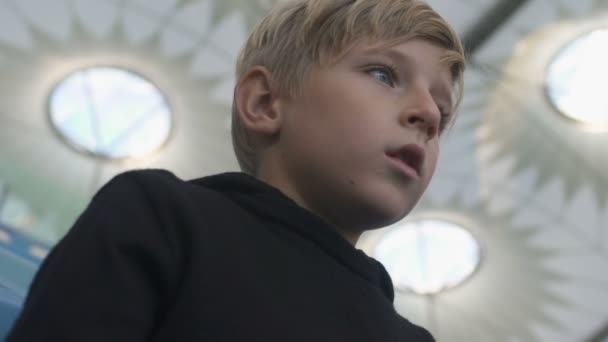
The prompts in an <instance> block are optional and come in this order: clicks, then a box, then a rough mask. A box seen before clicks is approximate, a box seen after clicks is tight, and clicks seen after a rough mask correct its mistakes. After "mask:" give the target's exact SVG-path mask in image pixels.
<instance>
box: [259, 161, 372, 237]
mask: <svg viewBox="0 0 608 342" xmlns="http://www.w3.org/2000/svg"><path fill="white" fill-rule="evenodd" d="M261 165H262V166H261V167H260V169H259V170H258V172H257V174H256V177H257V178H258V179H260V180H261V181H263V182H265V183H267V184H269V185H271V186H273V187H275V188H276V189H278V190H279V191H281V192H282V193H283V194H284V195H285V196H287V197H289V198H290V199H291V200H293V201H294V202H295V203H296V204H298V205H299V206H300V207H302V208H304V209H306V210H308V211H310V212H311V213H313V214H315V215H316V216H318V217H319V218H321V219H322V220H323V221H325V222H326V223H327V224H328V225H329V226H331V227H332V228H334V229H335V230H336V231H337V232H338V234H340V235H341V236H342V237H343V238H344V239H345V240H346V241H348V242H349V243H350V244H351V245H353V246H355V245H356V244H357V241H358V240H359V237H360V236H361V232H356V231H352V230H348V229H345V228H344V227H340V226H339V225H337V224H334V223H333V221H332V220H330V219H329V218H328V217H326V216H325V215H323V214H322V213H321V211H320V210H317V209H316V208H315V207H314V205H311V204H310V203H309V201H307V200H306V199H305V196H303V195H302V194H301V192H300V191H299V190H298V187H297V184H296V183H295V182H294V181H293V180H291V179H290V178H289V177H288V175H287V173H286V172H283V170H282V169H281V168H280V167H277V166H276V165H277V163H272V162H270V163H268V162H267V163H261Z"/></svg>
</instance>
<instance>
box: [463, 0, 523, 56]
mask: <svg viewBox="0 0 608 342" xmlns="http://www.w3.org/2000/svg"><path fill="white" fill-rule="evenodd" d="M527 2H529V0H500V1H498V2H497V3H496V4H494V5H493V6H492V7H491V8H490V9H489V10H487V11H486V12H485V13H484V14H482V15H481V16H480V17H479V19H478V20H477V22H476V23H475V24H473V25H472V26H471V28H470V29H469V30H468V31H467V32H466V33H465V34H464V36H463V38H462V41H463V43H464V47H465V50H466V53H467V56H473V55H475V52H477V50H479V48H480V47H481V46H482V45H483V44H484V43H485V42H486V41H487V40H488V39H489V38H490V37H492V35H494V34H495V33H496V32H498V30H499V29H500V28H501V27H502V26H503V25H504V24H505V23H506V21H507V20H508V19H509V18H510V17H511V16H513V14H515V13H516V12H517V10H519V9H520V8H521V7H522V6H523V5H525V4H526V3H527Z"/></svg>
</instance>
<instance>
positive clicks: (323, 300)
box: [7, 170, 433, 342]
mask: <svg viewBox="0 0 608 342" xmlns="http://www.w3.org/2000/svg"><path fill="white" fill-rule="evenodd" d="M393 296H394V293H393V286H392V282H391V279H390V277H389V275H388V274H387V272H386V270H385V269H384V268H383V267H382V265H381V264H380V263H379V262H377V261H376V260H374V259H372V258H370V257H368V256H367V255H365V253H363V252H362V251H360V250H358V249H356V248H355V247H353V246H352V245H351V244H349V243H348V242H347V241H346V240H345V239H344V238H343V237H342V236H340V235H339V234H338V233H337V232H336V231H335V230H333V229H332V228H331V227H330V226H328V225H327V224H325V223H324V222H323V221H322V220H321V219H320V218H318V217H317V216H315V215H313V214H312V213H311V212H309V211H307V210H305V209H303V208H301V207H299V206H298V205H297V204H296V203H295V202H293V201H292V200H290V199H289V198H288V197H286V196H285V195H283V194H282V193H281V192H280V191H279V190H277V189H275V188H273V187H271V186H269V185H267V184H265V183H263V182H261V181H259V180H257V179H256V178H254V177H252V176H249V175H246V174H243V173H225V174H220V175H215V176H210V177H205V178H200V179H196V180H192V181H182V180H180V179H178V178H177V177H175V176H174V175H173V174H171V173H169V172H168V171H161V170H145V171H131V172H127V173H124V174H122V175H119V176H117V177H115V178H114V179H113V180H111V181H110V182H109V183H108V184H106V185H105V186H104V187H103V188H102V189H101V190H100V191H99V192H98V193H97V194H96V195H95V197H94V199H93V201H92V202H91V203H90V205H89V207H88V208H87V209H86V210H85V211H84V213H83V214H82V215H81V216H80V217H79V219H78V220H77V221H76V223H75V224H74V226H73V227H72V229H71V230H70V231H69V232H68V234H66V236H65V237H64V238H63V239H62V240H61V241H60V242H59V243H58V244H57V245H56V246H55V248H53V250H52V251H51V253H50V254H49V256H48V257H47V259H46V260H45V261H44V263H43V265H42V266H41V268H40V270H39V272H38V273H37V275H36V277H35V279H34V281H33V283H32V287H31V289H30V292H29V294H28V297H27V299H26V303H25V305H24V309H23V311H22V313H21V316H20V317H19V318H18V320H17V322H16V324H15V326H14V327H13V330H12V332H11V333H10V334H9V337H8V339H7V341H8V342H16V341H27V342H37V341H62V342H72V341H73V342H82V341H87V342H95V341H104V342H106V341H113V342H114V341H128V342H137V341H180V342H181V341H184V342H186V341H196V342H201V341H213V342H239V341H289V342H298V341H303V342H304V341H306V342H311V341H331V342H337V341H349V342H350V341H369V342H371V341H374V342H378V341H382V342H389V341H433V338H432V337H431V335H430V334H429V333H428V332H427V331H426V330H424V329H422V328H420V327H417V326H415V325H413V324H411V323H410V322H408V321H407V320H406V319H404V318H403V317H401V316H400V315H399V314H398V313H397V312H396V311H395V309H394V307H393Z"/></svg>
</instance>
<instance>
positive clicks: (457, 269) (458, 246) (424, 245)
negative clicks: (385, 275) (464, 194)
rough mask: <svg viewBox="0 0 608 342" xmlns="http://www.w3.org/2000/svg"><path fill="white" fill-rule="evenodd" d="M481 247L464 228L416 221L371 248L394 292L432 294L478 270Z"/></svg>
mask: <svg viewBox="0 0 608 342" xmlns="http://www.w3.org/2000/svg"><path fill="white" fill-rule="evenodd" d="M480 254H481V251H480V247H479V244H478V243H477V241H476V240H475V238H474V237H473V235H471V233H470V232H469V231H468V230H466V229H464V228H463V227H461V226H459V225H456V224H454V223H450V222H447V221H443V220H434V219H433V220H430V219H424V220H418V221H411V222H406V223H403V224H400V225H399V226H397V227H395V228H393V229H391V230H389V231H388V232H387V233H386V234H385V235H384V236H383V237H382V238H381V240H380V241H379V242H378V244H377V245H376V247H375V248H374V257H375V258H376V259H378V261H380V262H381V263H382V264H383V265H384V267H385V268H386V269H387V271H388V272H389V274H390V275H391V278H392V280H393V284H394V286H395V288H396V289H398V290H403V291H413V292H415V293H418V294H435V293H439V292H441V291H443V290H446V289H449V288H452V287H454V286H457V285H459V284H460V283H462V282H463V281H465V280H466V279H467V278H468V277H470V276H471V275H472V274H473V272H474V271H475V270H476V269H477V266H478V265H479V261H480Z"/></svg>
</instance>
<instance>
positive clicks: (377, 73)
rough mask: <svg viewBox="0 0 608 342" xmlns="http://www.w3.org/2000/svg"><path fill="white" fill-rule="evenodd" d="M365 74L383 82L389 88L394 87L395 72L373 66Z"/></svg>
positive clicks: (388, 68) (384, 67)
mask: <svg viewBox="0 0 608 342" xmlns="http://www.w3.org/2000/svg"><path fill="white" fill-rule="evenodd" d="M367 72H368V73H369V74H370V75H371V76H372V77H373V78H375V79H377V80H378V81H380V82H384V83H386V84H388V85H389V86H391V87H394V86H395V72H394V71H393V70H392V69H391V68H390V67H386V66H374V67H372V68H370V69H368V70H367Z"/></svg>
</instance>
